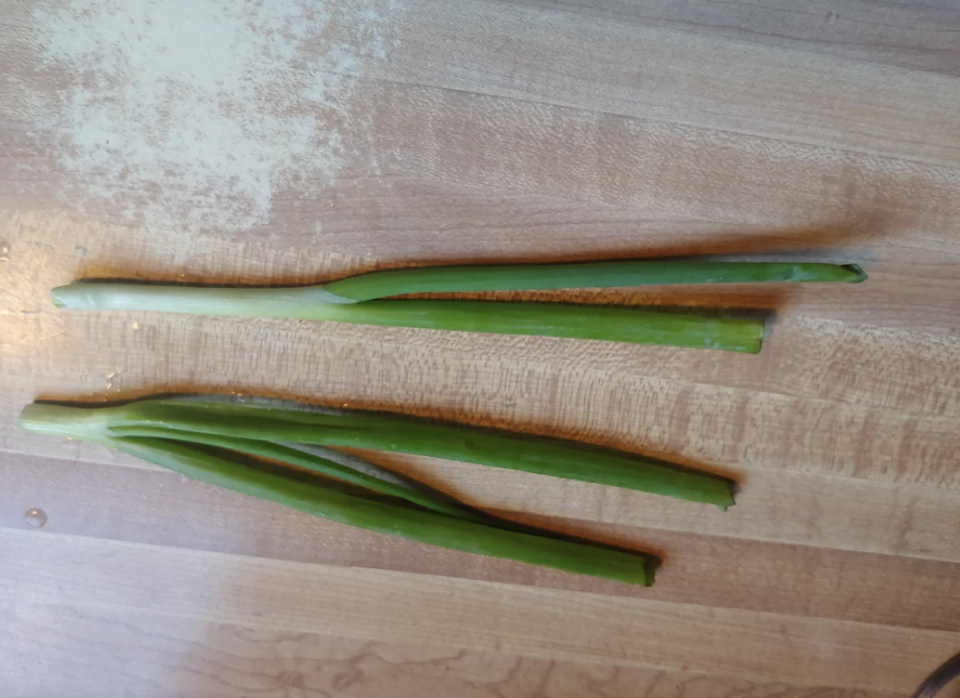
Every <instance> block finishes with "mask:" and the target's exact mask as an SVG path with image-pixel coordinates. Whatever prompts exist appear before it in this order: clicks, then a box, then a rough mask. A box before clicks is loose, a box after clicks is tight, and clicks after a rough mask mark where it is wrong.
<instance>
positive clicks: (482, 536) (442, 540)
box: [110, 438, 656, 586]
mask: <svg viewBox="0 0 960 698" xmlns="http://www.w3.org/2000/svg"><path fill="white" fill-rule="evenodd" d="M110 445H111V446H113V447H114V448H116V449H118V450H121V451H124V452H126V453H129V454H130V455H133V456H136V457H138V458H141V459H143V460H145V461H148V462H150V463H153V464H155V465H159V466H161V467H164V468H169V469H170V470H174V471H176V472H178V473H180V474H182V475H185V476H187V477H189V478H192V479H194V480H200V481H201V482H206V483H208V484H211V485H215V486H217V487H223V488H225V489H229V490H233V491H235V492H240V493H241V494H245V495H248V496H251V497H257V498H259V499H264V500H267V501H270V502H276V503H277V504H282V505H283V506H286V507H290V508H291V509H297V510H299V511H303V512H306V513H308V514H312V515H314V516H319V517H321V518H324V519H329V520H330V521H335V522H337V523H342V524H347V525H349V526H356V527H358V528H364V529H367V530H370V531H376V532H378V533H386V534H389V535H392V536H397V537H400V538H407V539H409V540H414V541H419V542H421V543H427V544H430V545H437V546H440V547H444V548H452V549H454V550H462V551H464V552H468V553H476V554H479V555H489V556H492V557H500V558H507V559H510V560H518V561H520V562H526V563H529V564H533V565H541V566H544V567H553V568H556V569H560V570H564V571H567V572H574V573H577V574H586V575H591V576H595V577H603V578H606V579H613V580H617V581H621V582H627V583H629V584H639V585H643V586H650V585H651V584H653V573H654V567H655V564H656V563H655V560H653V559H651V558H649V557H647V556H644V555H641V554H631V553H626V552H622V551H618V550H611V549H608V548H604V547H601V546H591V545H587V544H583V543H577V542H573V541H568V540H563V539H558V538H548V537H540V536H535V535H531V534H527V533H520V532H517V531H511V530H506V529H500V528H493V527H491V526H485V525H482V524H479V523H473V522H470V521H464V520H462V519H458V518H453V517H450V516H445V515H443V514H438V513H435V512H432V511H423V510H420V509H411V508H406V507H401V506H396V505H393V504H390V503H389V502H378V501H373V500H369V499H365V498H363V497H357V496H354V495H350V494H347V493H345V492H339V491H337V490H335V489H330V488H327V487H322V486H318V485H314V484H310V483H304V482H300V481H297V480H293V479H290V478H286V477H284V476H282V475H278V474H276V473H272V472H269V471H266V470H260V469H257V468H252V467H247V466H244V465H241V464H238V463H234V462H232V461H230V460H227V459H225V458H220V457H218V456H216V455H213V454H211V453H208V452H205V451H202V450H199V449H196V448H192V447H190V446H188V445H186V444H183V443H179V442H176V441H168V440H165V439H150V438H121V439H112V440H111V442H110Z"/></svg>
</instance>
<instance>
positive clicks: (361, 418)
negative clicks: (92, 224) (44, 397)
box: [21, 397, 734, 508]
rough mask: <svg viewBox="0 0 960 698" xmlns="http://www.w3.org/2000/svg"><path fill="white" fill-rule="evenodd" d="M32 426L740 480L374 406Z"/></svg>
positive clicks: (658, 484)
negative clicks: (151, 431) (162, 432)
mask: <svg viewBox="0 0 960 698" xmlns="http://www.w3.org/2000/svg"><path fill="white" fill-rule="evenodd" d="M23 414H24V417H23V418H22V420H21V423H23V419H28V420H29V423H30V424H31V425H32V428H33V430H35V431H42V430H43V424H44V421H45V420H49V421H52V422H53V423H54V425H55V429H56V433H59V434H61V435H66V436H69V435H70V434H65V433H64V430H65V429H66V428H67V425H68V424H73V425H76V426H75V428H76V430H77V431H78V434H81V436H80V438H83V437H82V434H84V433H88V432H90V431H93V432H96V433H102V434H106V435H109V436H137V435H140V434H142V433H143V432H142V430H143V429H144V428H153V427H159V428H164V429H174V430H178V431H185V432H197V433H203V434H214V435H219V436H226V437H233V438H247V439H250V438H253V439H257V440H260V441H270V442H274V443H284V444H315V445H321V446H340V447H352V448H361V449H370V450H378V451H397V452H403V453H415V454H420V455H425V456H433V457H436V458H445V459H448V460H459V461H466V462H470V463H479V464H482V465H490V466H495V467H499V468H507V469H511V470H520V471H525V472H530V473H536V474H539V475H549V476H552V477H561V478H567V479H571V480H581V481H585V482H593V483H597V484H601V485H609V486H613V487H623V488H627V489H633V490H639V491H643V492H651V493H655V494H661V495H666V496H669V497H675V498H677V499H685V500H689V501H695V502H705V503H708V504H714V505H716V506H719V507H723V508H726V507H728V506H730V505H732V504H733V503H734V502H733V484H732V483H731V482H730V481H729V480H726V479H723V478H719V477H715V476H713V475H710V474H707V473H701V472H695V471H691V470H687V469H679V468H675V467H672V466H669V465H665V464H661V463H658V462H654V461H650V460H647V459H644V458H642V457H639V456H637V455H634V454H629V453H623V452H619V451H611V450H606V449H597V448H595V447H590V446H588V445H585V444H576V443H573V442H567V441H560V440H555V439H546V438H532V437H529V436H525V435H521V434H512V433H510V432H505V431H491V430H478V429H474V428H469V427H463V426H456V425H438V424H429V423H424V422H419V421H414V420H410V419H406V418H403V417H401V416H397V415H388V414H379V413H369V412H340V411H322V412H316V411H305V410H302V409H285V408H273V407H261V406H256V405H244V404H232V403H226V402H222V401H217V400H210V401H209V402H200V401H198V400H197V399H196V398H193V397H192V398H188V399H179V400H178V399H165V400H140V401H137V402H132V403H129V404H126V405H122V406H119V407H102V408H93V409H88V408H76V407H59V406H53V405H31V406H29V407H27V408H26V409H25V410H24V413H23Z"/></svg>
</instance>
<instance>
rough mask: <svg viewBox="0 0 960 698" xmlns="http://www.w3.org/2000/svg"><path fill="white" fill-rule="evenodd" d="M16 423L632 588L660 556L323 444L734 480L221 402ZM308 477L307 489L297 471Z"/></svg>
mask: <svg viewBox="0 0 960 698" xmlns="http://www.w3.org/2000/svg"><path fill="white" fill-rule="evenodd" d="M20 424H21V426H22V427H23V428H25V429H28V430H30V431H34V432H39V433H43V434H48V435H53V436H60V437H68V438H74V439H82V440H85V441H89V442H93V443H98V444H101V445H104V446H107V447H110V448H114V449H117V450H120V451H123V452H126V453H129V454H132V455H134V456H136V457H139V458H142V459H143V460H146V461H148V462H151V463H154V464H157V465H160V466H163V467H166V468H170V469H172V470H175V471H177V472H179V473H182V474H183V475H186V476H188V477H192V478H195V479H198V480H201V481H203V482H207V483H211V484H214V485H218V486H221V487H226V488H228V489H232V490H235V491H237V492H241V493H243V494H247V495H251V496H255V497H259V498H261V499H266V500H269V501H273V502H277V503H280V504H283V505H286V506H289V507H292V508H294V509H299V510H301V511H305V512H308V513H310V514H313V515H316V516H320V517H323V518H327V519H330V520H333V521H337V522H340V523H345V524H350V525H353V526H358V527H361V528H365V529H369V530H373V531H378V532H381V533H388V534H391V535H395V536H400V537H402V538H409V539H411V540H417V541H421V542H424V543H429V544H433V545H439V546H443V547H447V548H454V549H456V550H463V551H467V552H472V553H479V554H483V555H492V556H495V557H502V558H508V559H512V560H519V561H521V562H527V563H531V564H536V565H543V566H546V567H554V568H557V569H561V570H566V571H569V572H576V573H580V574H587V575H593V576H597V577H604V578H607V579H614V580H619V581H624V582H629V583H633V584H641V585H649V584H651V583H652V582H653V570H654V568H655V566H656V560H655V559H653V558H651V557H650V556H648V555H643V554H639V553H632V552H628V551H623V550H620V549H614V548H611V547H609V546H603V545H599V544H595V543H591V542H589V541H584V540H580V539H575V538H571V537H565V536H562V535H559V534H552V533H550V532H545V531H540V530H538V529H533V528H531V527H528V526H523V525H520V524H517V523H514V522H510V521H506V520H504V519H500V518H497V517H494V516H492V515H490V514H487V513H485V512H482V511H480V510H478V509H475V508H473V507H470V506H468V505H466V504H463V503H461V502H459V501H457V500H455V499H454V498H452V497H450V496H449V495H446V494H444V493H442V492H438V491H437V490H434V489H432V488H429V487H427V486H425V485H422V484H420V483H418V482H416V481H414V480H412V479H410V478H407V477H405V476H400V475H398V474H396V473H393V472H392V471H390V470H387V469H385V468H382V467H380V466H376V465H374V464H372V463H369V462H367V461H365V460H363V459H360V458H357V457H356V456H352V455H347V454H344V453H341V452H339V451H335V450H332V449H330V448H329V447H330V446H341V447H354V448H363V449H371V450H383V451H400V452H406V453H417V454H423V455H428V456H436V457H440V458H447V459H455V460H461V461H469V462H473V463H481V464H485V465H491V466H496V467H501V468H509V469H514V470H523V471H527V472H533V473H539V474H542V475H550V476H555V477H565V478H572V479H577V480H585V481H588V482H596V483H600V484H605V485H612V486H616V487H626V488H630V489H636V490H642V491H646V492H655V493H658V494H665V495H669V496H672V497H677V498H680V499H687V500H692V501H697V502H707V503H710V504H715V505H717V506H720V507H724V508H726V507H727V506H729V505H731V504H733V496H732V483H731V482H729V481H728V480H725V479H721V478H718V477H715V476H712V475H709V474H706V473H697V472H692V471H688V470H680V469H674V468H672V467H670V466H667V465H663V464H660V463H655V462H649V461H646V460H644V459H642V458H639V457H637V456H635V455H632V454H628V453H622V452H614V451H603V450H599V449H596V448H593V447H590V446H588V445H584V444H575V443H570V442H565V441H558V440H551V439H543V438H532V437H528V436H524V435H520V434H513V433H510V432H502V431H488V430H478V429H473V428H469V427H464V426H457V425H446V424H444V425H438V424H430V423H425V422H422V421H416V420H411V419H407V418H404V417H402V416H399V415H389V414H381V413H371V412H357V411H341V410H332V409H326V408H309V407H306V406H300V405H297V404H296V403H293V404H291V403H286V402H283V403H279V402H272V401H262V402H254V403H252V404H250V403H243V404H241V403H235V402H230V401H225V400H222V399H218V398H216V397H207V396H200V397H175V398H163V399H145V400H139V401H135V402H131V403H127V404H124V405H120V406H111V407H93V408H91V407H76V406H64V405H54V404H44V403H35V404H33V405H29V406H27V407H26V408H25V409H24V410H23V413H22V414H21V418H20ZM304 471H308V472H309V473H312V474H313V475H318V476H320V477H313V478H311V479H309V480H307V481H304V480H303V479H302V478H299V479H298V478H295V477H291V475H292V474H294V473H300V474H302V473H303V472H304Z"/></svg>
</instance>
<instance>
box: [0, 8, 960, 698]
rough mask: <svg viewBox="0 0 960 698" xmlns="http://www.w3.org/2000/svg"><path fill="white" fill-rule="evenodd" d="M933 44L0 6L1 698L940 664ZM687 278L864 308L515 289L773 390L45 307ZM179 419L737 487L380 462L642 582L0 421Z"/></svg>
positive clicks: (761, 15) (940, 193)
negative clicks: (160, 415)
mask: <svg viewBox="0 0 960 698" xmlns="http://www.w3.org/2000/svg"><path fill="white" fill-rule="evenodd" d="M958 36H960V5H958V4H957V3H954V2H949V3H942V4H941V5H939V6H933V5H927V4H926V3H919V2H892V3H880V2H865V1H861V0H839V1H838V2H830V3H827V2H815V1H813V0H801V1H799V2H788V1H787V0H782V1H781V0H772V1H771V2H757V1H755V0H747V1H746V2H740V3H721V2H711V1H708V0H690V1H689V2H684V3H669V2H654V1H650V2H643V1H640V0H637V1H634V2H625V1H623V0H569V1H567V2H558V1H553V0H526V1H522V0H514V1H495V0H464V1H462V2H456V3H453V2H445V1H443V0H351V1H349V2H333V0H329V1H321V0H315V1H313V0H290V2H286V3H263V4H260V5H256V4H254V3H253V2H246V1H245V0H191V2H186V0H184V1H183V2H180V0H163V1H162V2H157V3H142V4H141V3H127V2H121V0H29V1H27V2H19V3H5V4H0V75H2V79H0V396H2V398H3V399H2V400H0V610H2V614H3V615H2V616H0V617H2V623H0V689H2V690H0V694H2V695H3V696H18V697H19V696H24V697H28V696H29V697H33V696H44V697H47V696H71V697H77V696H97V697H98V698H102V697H104V696H190V697H191V698H196V697H198V696H257V697H260V698H262V697H267V696H270V697H273V696H298V697H299V696H351V697H357V698H361V697H363V698H366V697H370V698H374V697H376V698H381V697H387V696H389V697H406V696H424V695H438V696H440V695H446V696H463V697H465V698H493V697H495V696H497V697H503V698H506V697H508V696H509V697H510V698H534V697H549V698H567V697H573V696H577V697H585V696H597V697H603V698H621V697H622V698H626V697H628V696H631V697H632V696H638V695H644V696H650V697H652V698H674V697H679V696H684V697H690V698H728V697H730V696H755V697H761V696H770V695H777V696H789V697H791V698H792V697H800V696H811V695H814V694H823V695H832V696H849V697H852V696H858V697H861V698H862V697H869V698H881V697H883V698H887V697H889V696H897V695H900V696H902V695H906V694H909V693H910V692H911V691H912V690H913V688H914V687H915V686H916V684H917V683H918V682H919V681H920V680H921V679H922V678H923V677H924V676H925V674H926V673H927V672H929V671H930V670H931V669H933V668H934V667H935V666H936V665H937V664H939V663H940V662H941V661H943V660H944V659H946V658H947V657H948V656H949V655H950V654H952V653H954V652H956V651H957V650H960V465H958V464H960V461H958V453H960V428H958V426H960V334H958V329H957V328H958V326H960V40H958ZM678 254H735V255H746V256H756V255H761V256H766V257H770V258H778V259H779V258H786V259H795V258H811V259H828V260H843V261H857V262H860V263H861V264H862V265H863V266H864V268H865V269H866V270H867V271H868V272H869V274H870V279H869V281H867V282H866V283H864V284H860V285H856V286H849V285H815V284H813V285H805V286H799V285H794V286H790V285H770V286H762V287H761V286H753V287H748V286H729V287H696V288H672V289H670V288H665V289H639V290H638V289H615V290H609V291H603V292H600V291H591V290H584V291H574V292H564V293H542V294H528V296H526V297H531V298H537V299H542V300H574V301H579V302H584V303H598V304H604V303H609V304H632V305H653V306H661V307H673V306H679V307H682V308H685V309H689V310H691V311H694V312H696V311H701V310H702V311H704V312H711V310H710V309H713V308H724V309H734V310H736V311H738V312H746V313H749V314H754V315H758V316H763V317H767V318H769V327H770V330H769V336H768V340H767V342H766V344H765V347H764V350H763V352H762V353H761V354H759V355H757V356H743V355H736V354H729V353H723V352H716V351H706V350H703V351H700V350H679V349H670V348H663V347H642V346H626V345H615V344H607V343H600V342H577V341H568V340H559V339H537V338H529V337H498V336H489V335H488V336H483V335H467V334H460V333H440V332H431V331H417V330H403V329H390V328H374V327H358V326H348V325H338V324H331V323H308V322H296V321H277V320H259V319H253V320H249V319H231V318H216V319H214V318H202V317H187V316H178V315H172V314H171V315H164V314H148V313H120V312H118V313H113V314H108V313H103V314H95V313H89V314H82V313H71V312H64V311H56V310H55V309H54V308H53V306H52V305H51V303H50V301H49V298H48V296H47V290H48V289H49V288H51V287H52V286H55V285H59V284H63V283H67V282H69V281H72V280H74V279H76V278H91V277H123V278H140V279H163V280H172V281H178V280H182V281H207V282H213V281H216V282H223V283H237V282H248V283H254V282H308V281H317V280H323V279H331V278H336V277H339V276H343V275H346V274H349V273H354V272H358V271H364V270H370V269H377V268H390V267H395V266H402V265H407V264H428V263H454V262H482V261H494V260H497V261H545V260H579V259H595V258H609V257H624V258H626V257H635V256H669V255H678ZM490 297H491V298H516V297H525V296H524V295H523V294H510V295H496V294H494V295H491V296H490ZM171 390H189V391H215V392H226V393H230V392H236V393H240V394H241V395H243V394H251V395H252V394H259V395H275V396H277V395H278V396H285V397H296V398H299V399H306V400H312V401H317V402H324V403H328V404H338V405H340V404H342V405H349V406H353V407H363V408H382V409H391V410H398V411H404V412H409V413H412V414H418V415H425V416H442V417H444V418H447V419H453V420H458V421H464V422H469V423H474V424H481V425H489V426H499V427H507V428H513V429H519V430H524V431H530V432H534V433H538V434H551V435H557V436H564V437H571V438H577V439H582V440H586V441H591V442H595V443H600V444H605V445H611V446H617V447H621V448H626V449H630V450H635V451H638V452H642V453H648V454H654V455H658V456H662V457H667V458H670V459H671V460H675V461H677V462H681V463H685V464H688V465H691V466H697V467H702V468H705V469H709V470H714V471H717V472H723V473H727V474H729V475H731V476H733V477H735V478H736V479H737V480H738V481H739V482H740V483H741V489H742V492H741V494H740V496H739V499H738V504H737V505H736V506H735V507H733V508H732V509H731V510H729V511H727V512H721V511H719V510H716V509H713V508H710V507H707V506H700V505H696V504H690V503H683V502H675V501H671V500H667V499H664V498H657V497H653V496H647V495H643V494H640V493H634V492H626V491H620V490H616V489H610V488H604V487H600V486H593V485H589V484H585V483H573V482H565V481H560V480H555V479H550V478H544V477H537V476H533V475H524V474H519V473H512V472H506V471H499V470H494V469H491V468H484V467H479V466H473V465H467V464H462V463H450V462H443V461H436V460H430V459H426V458H415V457H408V456H399V455H383V454H378V455H374V456H372V457H373V458H374V459H375V460H377V461H378V462H381V463H384V464H387V465H390V466H392V467H395V468H398V469H400V470H403V471H406V472H409V473H411V474H414V475H416V476H417V477H421V478H423V479H425V480H427V481H429V482H431V483H434V484H436V485H437V486H438V487H442V488H444V489H446V490H448V491H450V492H453V493H455V494H457V495H458V496H460V497H462V498H464V499H467V500H469V501H472V502H474V503H476V504H477V505H479V506H483V507H486V508H489V509H492V510H496V511H499V512H501V513H505V514H508V515H510V516H515V517H518V518H524V519H526V520H530V521H534V522H537V523H542V524H545V525H549V526H553V527H556V528H559V529H564V530H569V531H574V532H577V533H580V534H582V535H590V536H596V537H598V538H602V539H607V540H613V541H617V542H619V543H622V544H624V545H629V546H633V547H636V548H640V549H645V550H651V551H655V552H658V553H660V554H661V555H662V556H663V558H664V561H665V564H664V567H663V568H662V570H661V572H660V574H659V576H658V579H657V584H656V586H655V587H653V588H652V589H637V588H631V587H628V586H625V585H621V584H617V583H612V582H603V581H596V580H592V579H588V578H583V577H578V576H574V575H569V574H563V573H559V572H552V571H546V570H541V569H537V568H532V567H528V566H524V565H521V564H514V563H508V562H502V561H496V560H492V559H487V558H483V557H478V556H470V555H466V554H458V553H453V552H448V551H443V550H437V549H433V548H428V547H425V546H421V545H418V544H414V543H409V542H403V541H399V540H394V539H391V538H387V537H384V536H380V535H375V534H370V533H366V532H363V531H357V530H353V529H349V528H345V527H342V526H339V525H334V524H329V523H326V522H324V521H320V520H315V519H312V518H310V517H307V516H305V515H302V514H299V513H296V512H292V511H287V510H285V509H283V508H280V507H278V506H274V505H271V504H266V503H261V502H258V501H253V500H250V499H247V498H244V497H242V496H239V495H234V494H231V493H229V492H224V491H219V490H216V489H213V488H211V487H207V486H203V485H200V484H195V483H192V482H188V481H185V480H182V479H181V478H180V477H179V476H178V475H175V474H171V473H169V472H164V471H160V470H158V469H156V468H152V467H149V466H146V465H144V464H142V463H139V462H134V461H132V460H130V459H128V458H125V457H120V456H117V455H115V454H112V453H109V452H107V451H105V450H102V449H100V448H93V447H89V446H87V445H82V444H79V443H76V442H66V441H59V440H57V439H50V438H41V437H36V436H32V435H28V434H25V433H22V432H21V431H20V430H18V428H17V426H16V419H17V414H18V412H19V410H20V409H21V408H22V406H23V405H25V404H27V403H29V402H31V401H32V400H34V399H37V398H62V399H86V400H91V401H101V402H102V401H105V400H116V399H124V398H132V397H136V396H139V395H144V394H149V393H153V392H159V391H171Z"/></svg>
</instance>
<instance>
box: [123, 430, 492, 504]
mask: <svg viewBox="0 0 960 698" xmlns="http://www.w3.org/2000/svg"><path fill="white" fill-rule="evenodd" d="M123 432H124V435H135V436H137V437H147V438H160V439H169V440H171V441H185V442H190V443H195V444H201V445H205V446H216V447H218V448H225V449H228V450H230V451H237V452H239V453H247V454H249V455H251V456H256V457H258V458H267V459H269V460H272V461H276V462H278V463H283V464H286V465H292V466H294V467H297V468H301V469H303V470H309V471H311V472H314V473H317V474H319V475H324V476H326V477H333V478H337V479H338V480H343V481H344V482H349V483H351V484H353V485H359V486H361V487H365V488H367V489H369V490H373V491H375V492H379V493H381V494H385V495H389V496H391V497H397V498H400V499H405V500H407V501H408V502H412V503H413V504H417V505H419V506H422V507H423V508H424V509H430V510H432V511H436V512H438V513H441V514H446V515H448V516H456V517H458V518H462V519H465V520H468V521H475V522H479V523H490V521H491V518H490V517H488V516H486V515H484V514H483V513H482V512H479V511H476V510H474V509H471V508H470V507H468V506H466V505H464V504H461V503H460V502H457V501H456V500H455V499H453V498H452V497H447V496H444V495H443V494H442V493H440V492H435V491H433V490H431V489H429V488H427V487H424V486H421V485H420V484H419V483H416V482H414V481H412V480H407V479H404V478H400V477H398V476H397V475H396V474H395V473H392V472H390V471H389V470H386V469H385V468H381V467H380V466H377V465H374V464H373V463H369V462H367V461H364V460H362V459H360V458H357V457H355V456H349V455H347V454H345V453H339V452H337V451H333V450H332V449H323V450H324V451H327V452H328V453H326V454H325V455H326V456H327V457H320V456H318V455H317V454H316V453H313V452H308V451H306V450H304V449H301V448H292V447H290V446H284V445H282V444H276V443H272V442H270V441H258V440H256V439H241V438H237V437H231V436H221V435H218V434H203V433H199V432H195V431H180V430H177V429H166V428H160V427H127V428H125V429H123ZM337 461H343V462H350V463H351V465H349V466H348V465H344V464H343V462H337ZM371 473H375V474H371Z"/></svg>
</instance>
